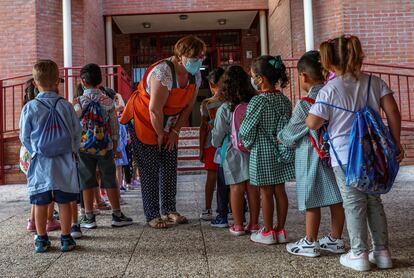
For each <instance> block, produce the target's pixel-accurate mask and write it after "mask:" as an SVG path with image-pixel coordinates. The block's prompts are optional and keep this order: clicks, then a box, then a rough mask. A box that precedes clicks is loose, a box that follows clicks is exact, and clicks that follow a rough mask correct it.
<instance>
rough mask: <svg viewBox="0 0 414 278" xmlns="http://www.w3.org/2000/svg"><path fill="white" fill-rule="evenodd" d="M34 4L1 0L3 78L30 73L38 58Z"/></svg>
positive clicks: (26, 0) (24, 0)
mask: <svg viewBox="0 0 414 278" xmlns="http://www.w3.org/2000/svg"><path fill="white" fill-rule="evenodd" d="M34 3H35V0H2V1H0V30H1V35H0V47H1V50H0V79H1V78H5V77H8V76H15V75H20V74H25V73H27V72H28V71H30V68H31V64H32V63H33V62H34V61H35V60H36V58H37V55H36V25H35V22H36V13H35V5H34Z"/></svg>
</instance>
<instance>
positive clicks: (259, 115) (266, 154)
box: [239, 93, 295, 186]
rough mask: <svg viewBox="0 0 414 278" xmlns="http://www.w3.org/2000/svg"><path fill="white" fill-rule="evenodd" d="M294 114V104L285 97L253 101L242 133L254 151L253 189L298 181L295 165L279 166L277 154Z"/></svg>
mask: <svg viewBox="0 0 414 278" xmlns="http://www.w3.org/2000/svg"><path fill="white" fill-rule="evenodd" d="M291 114H292V108H291V102H290V101H289V99H288V98H287V97H286V96H285V95H283V94H282V93H264V94H260V95H257V96H255V97H253V98H252V99H251V100H250V102H249V106H248V108H247V113H246V117H245V119H244V120H243V123H242V125H241V127H240V130H239V133H240V136H241V138H242V140H243V143H244V145H245V146H246V147H247V148H248V149H250V150H251V153H250V162H249V174H250V183H251V184H252V185H256V186H264V185H275V184H280V183H284V182H287V181H292V180H294V179H295V168H294V162H290V163H284V162H278V158H277V157H276V154H275V153H276V152H275V148H279V147H278V146H277V144H278V143H277V134H278V132H279V131H280V130H281V129H282V128H283V127H284V126H285V125H286V124H287V123H288V122H289V119H290V116H291ZM272 139H273V140H272ZM282 147H283V146H282Z"/></svg>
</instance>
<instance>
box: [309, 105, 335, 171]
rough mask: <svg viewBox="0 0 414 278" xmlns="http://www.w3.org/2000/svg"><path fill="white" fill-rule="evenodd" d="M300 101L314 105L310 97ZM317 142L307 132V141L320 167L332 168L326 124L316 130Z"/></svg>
mask: <svg viewBox="0 0 414 278" xmlns="http://www.w3.org/2000/svg"><path fill="white" fill-rule="evenodd" d="M301 100H303V101H306V102H308V103H310V104H312V105H313V104H314V103H315V100H314V99H313V98H310V97H303V98H301ZM318 134H319V137H318V142H316V140H315V138H313V136H312V134H311V133H310V132H308V135H309V141H310V142H311V145H312V147H313V148H314V149H315V151H316V153H317V154H318V156H319V159H320V160H321V162H322V165H323V166H325V167H328V168H331V167H332V164H331V156H330V155H329V149H330V146H329V140H328V139H329V136H328V124H327V123H326V124H324V125H323V126H322V127H321V128H320V129H319V130H318Z"/></svg>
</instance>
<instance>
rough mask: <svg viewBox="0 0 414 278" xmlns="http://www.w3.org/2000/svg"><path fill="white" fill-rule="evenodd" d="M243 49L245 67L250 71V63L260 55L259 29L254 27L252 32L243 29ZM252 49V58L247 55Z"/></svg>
mask: <svg viewBox="0 0 414 278" xmlns="http://www.w3.org/2000/svg"><path fill="white" fill-rule="evenodd" d="M241 43H242V45H241V49H242V53H241V55H242V59H243V67H244V68H245V69H246V70H247V71H249V70H250V65H251V64H252V61H253V59H255V58H256V57H258V56H259V55H260V48H259V47H258V43H259V34H258V30H256V29H252V30H250V32H249V31H248V30H242V39H241ZM247 51H252V58H251V59H250V58H247V57H246V52H247Z"/></svg>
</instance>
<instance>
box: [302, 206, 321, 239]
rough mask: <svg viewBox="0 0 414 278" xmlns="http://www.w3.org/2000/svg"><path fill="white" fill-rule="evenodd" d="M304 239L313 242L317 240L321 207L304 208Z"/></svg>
mask: <svg viewBox="0 0 414 278" xmlns="http://www.w3.org/2000/svg"><path fill="white" fill-rule="evenodd" d="M305 222H306V239H307V240H309V241H311V242H314V241H316V240H318V231H319V225H320V223H321V208H310V209H307V210H306V214H305Z"/></svg>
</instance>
